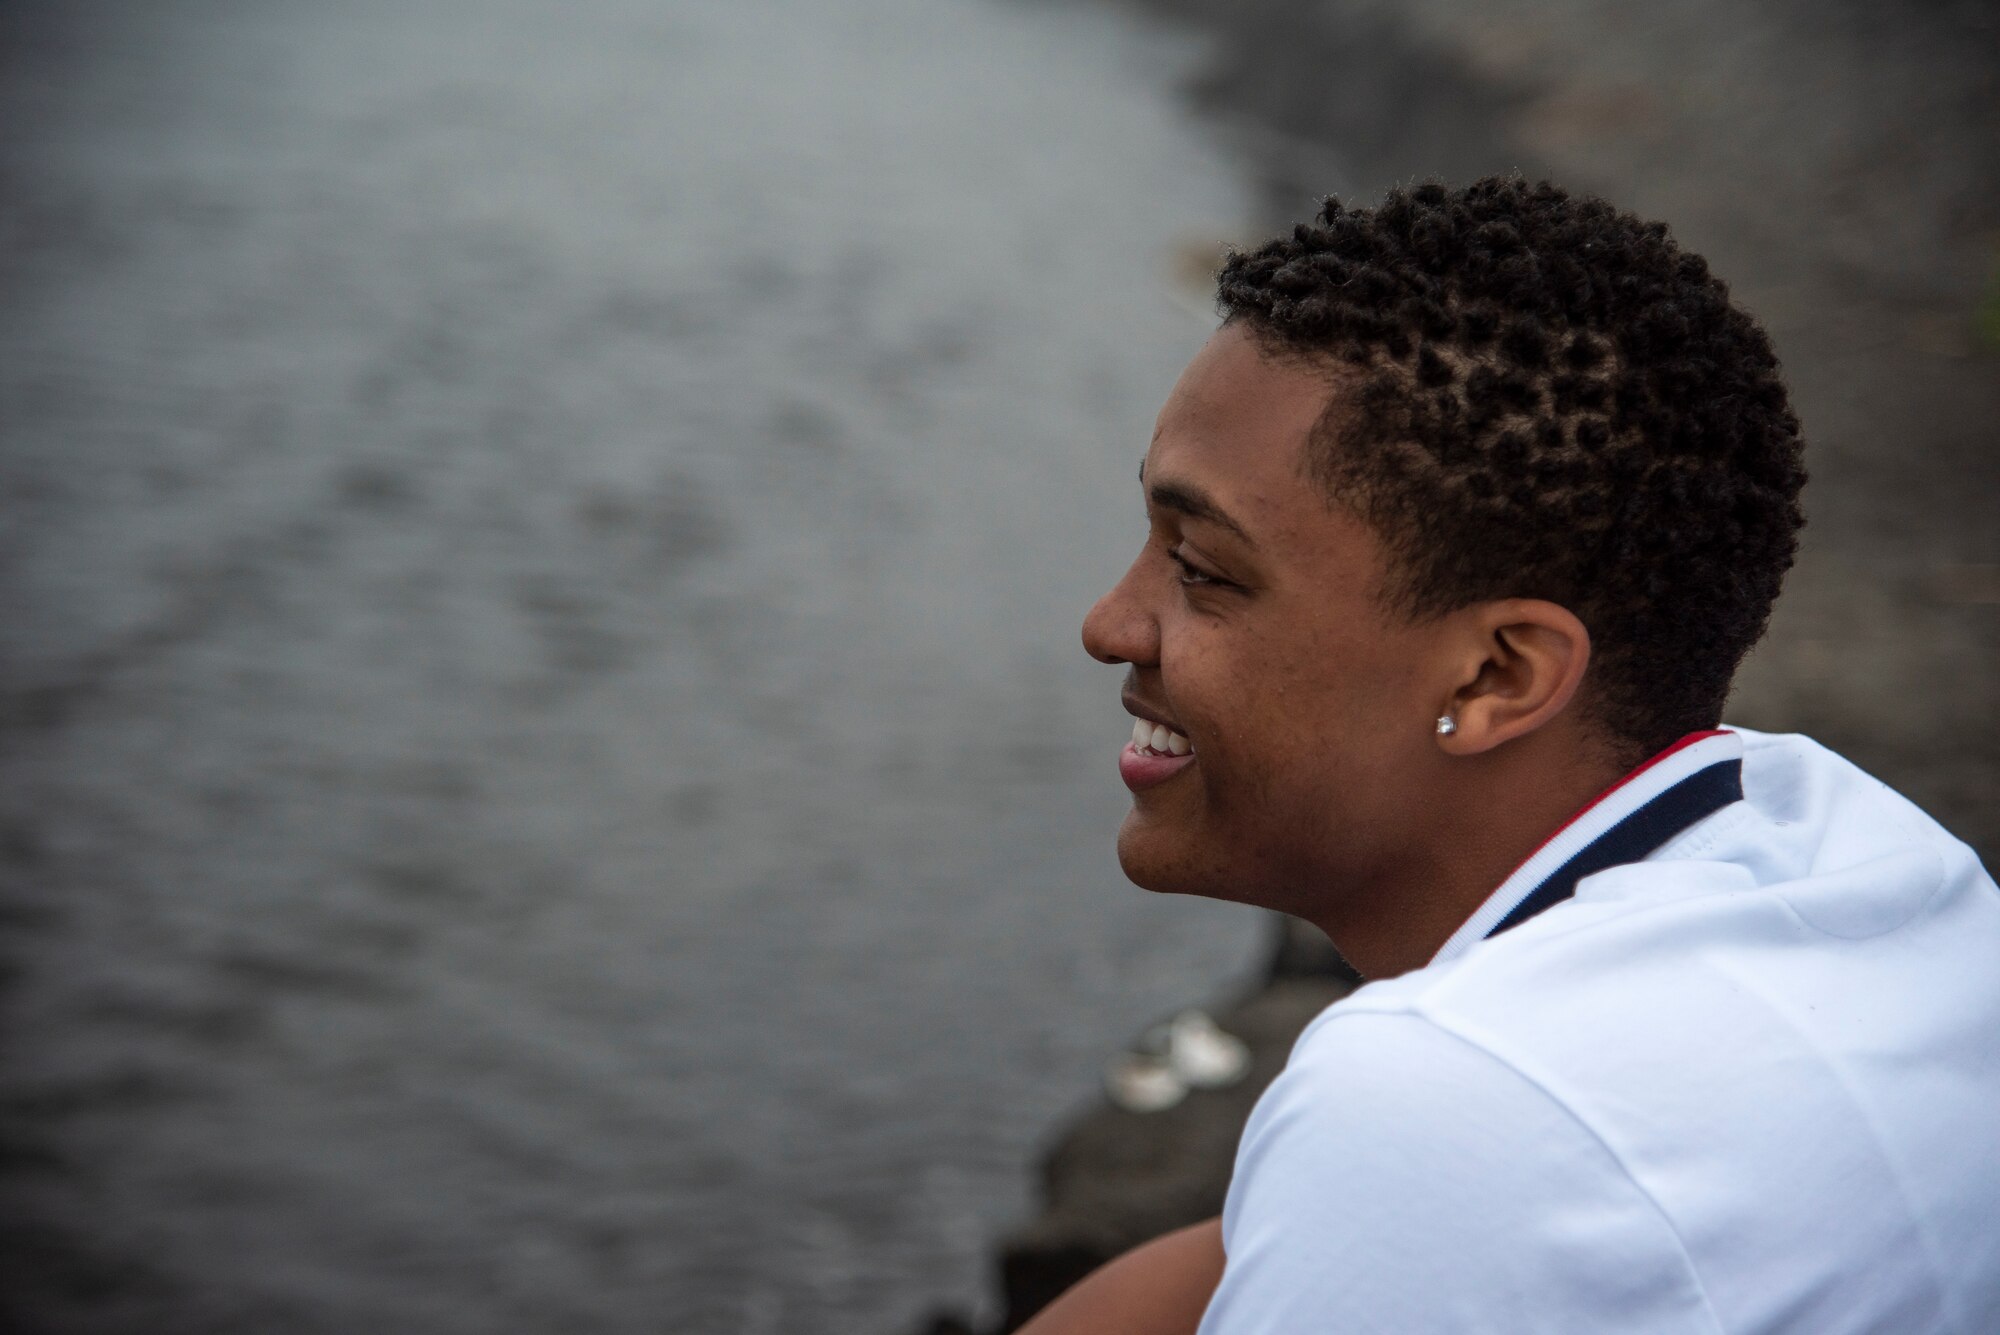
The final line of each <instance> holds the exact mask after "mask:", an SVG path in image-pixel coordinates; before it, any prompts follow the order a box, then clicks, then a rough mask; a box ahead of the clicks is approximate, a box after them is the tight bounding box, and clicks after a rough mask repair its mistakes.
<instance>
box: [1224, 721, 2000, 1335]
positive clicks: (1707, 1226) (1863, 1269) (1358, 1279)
mask: <svg viewBox="0 0 2000 1335" xmlns="http://www.w3.org/2000/svg"><path fill="white" fill-rule="evenodd" d="M1739 760H1740V765H1739V763H1738V762H1739ZM1739 773H1740V784H1741V786H1740V790H1739V789H1737V788H1736V787H1735V784H1736V782H1737V775H1738V774H1739ZM1738 791H1740V793H1741V798H1740V800H1737V797H1736V794H1737V792H1738ZM1667 808H1671V810H1668V809H1667ZM1688 819H1692V821H1693V823H1692V824H1691V825H1690V824H1689V823H1688ZM1676 822H1678V824H1676ZM1656 836H1657V837H1656ZM1661 839H1664V840H1665V842H1664V844H1661V843H1660V840H1661ZM1648 840H1650V841H1651V846H1647V841H1648ZM1607 845H1610V846H1611V847H1607ZM1635 848H1636V849H1639V850H1640V851H1638V852H1636V853H1633V851H1632V850H1634V849H1635ZM1621 854H1622V856H1621ZM1633 857H1636V858H1637V859H1639V860H1636V861H1634V860H1631V859H1632V858H1633ZM1565 881H1567V882H1568V885H1567V886H1565V885H1564V884H1563V882H1565ZM1552 885H1553V888H1551V886H1552ZM1565 890H1573V895H1566V894H1565V893H1564V891H1565ZM1524 906H1525V907H1524ZM1536 909H1539V910H1540V911H1534V910H1536ZM1496 928H1498V929H1500V930H1498V931H1497V934H1490V933H1495V929H1496ZM1222 1227H1223V1240H1224V1248H1225V1250H1226V1251H1227V1253H1228V1265H1227V1268H1226V1270H1225V1273H1224V1275H1223V1279H1222V1284H1221V1286H1220V1288H1219V1289H1218V1290H1217V1291H1216V1295H1215V1298H1214V1300H1213V1301H1212V1302H1211V1304H1210V1305H1209V1308H1208V1312H1207V1315H1206V1316H1205V1317H1204V1319H1203V1321H1202V1324H1201V1331H1202V1335H1264V1333H1266V1332H1269V1333H1270V1335H1279V1333H1281V1332H1282V1335H1303V1333H1304V1332H1314V1331H1338V1332H1363V1331H1379V1332H1394V1335H1427V1333H1429V1332H1463V1331H1509V1332H1513V1331H1550V1332H1562V1333H1564V1335H1569V1333H1572V1332H1611V1331H1616V1332H1641V1331H1730V1332H1752V1331H1759V1332H1761V1331H1800V1332H1812V1333H1813V1335H1825V1333H1826V1332H1844V1331H1878V1332H1895V1333H1896V1335H1905V1333H1906V1332H1928V1331H1957V1332H1963V1333H1964V1335H1991V1333H1992V1332H2000V891H1997V890H1996V889H1995V886H1994V882H1993V879H1992V877H1991V876H1989V875H1988V874H1987V873H1986V871H1985V870H1984V869H1983V868H1982V867H1981V866H1980V865H1979V861H1978V859H1977V858H1976V857H1975V856H1974V855H1973V853H1972V851H1971V850H1970V849H1969V848H1967V847H1966V846H1965V845H1964V844H1962V843H1960V842H1959V841H1958V840H1956V839H1954V838H1952V837H1951V836H1950V835H1949V834H1947V833H1946V832H1945V831H1944V830H1943V829H1942V828H1941V827H1939V826H1938V825H1937V823H1936V822H1934V821H1932V820H1931V819H1930V818H1929V817H1928V816H1926V815H1924V814H1923V812H1921V811H1919V810H1918V809H1917V808H1916V807H1915V806H1913V805H1911V804H1910V803H1909V802H1908V801H1906V800H1905V799H1904V798H1902V797H1900V796H1898V795H1897V794H1896V793H1894V792H1892V791H1890V790H1889V789H1888V788H1887V787H1885V786H1884V785H1883V784H1881V783H1880V782H1878V781H1877V780H1875V779H1872V778H1870V777H1869V776H1868V775H1866V774H1864V773H1862V772H1861V771H1860V770H1858V769H1856V768H1855V767H1854V766H1853V765H1851V764H1849V763H1847V762H1846V761H1844V760H1842V759H1841V758H1840V757H1838V756H1836V755H1834V754H1832V753H1831V752H1829V751H1827V750H1825V749H1823V748H1821V747H1820V746H1818V745H1816V744H1815V743H1813V742H1811V741H1809V740H1807V739H1805V738H1803V737H1795V736H1790V737H1784V736H1766V735H1763V734H1759V733H1754V732H1748V731H1742V730H1736V731H1732V732H1726V733H1712V734H1706V735H1703V736H1700V737H1698V738H1697V739H1695V740H1693V741H1692V742H1690V743H1685V744H1683V745H1682V746H1681V747H1680V748H1679V749H1677V750H1674V751H1672V752H1670V753H1667V754H1666V755H1665V756H1664V757H1663V758H1661V759H1659V760H1657V761H1656V763H1654V764H1652V765H1650V766H1649V767H1648V768H1646V769H1644V770H1642V771H1640V772H1639V773H1638V774H1637V775H1635V776H1633V777H1632V778H1630V779H1628V780H1627V781H1626V782H1625V783H1624V784H1622V785H1620V786H1619V787H1617V788H1615V789H1613V790H1612V791H1611V792H1610V793H1608V794H1606V795H1605V796H1604V797H1603V798H1601V799H1600V800H1599V801H1598V802H1597V803H1595V804H1594V805H1592V806H1591V807H1590V808H1588V809H1587V810H1586V811H1585V812H1584V813H1583V814H1582V815H1581V816H1579V817H1578V818H1577V819H1576V820H1575V821H1574V822H1572V823H1571V824H1570V825H1569V826H1567V827H1565V828H1564V829H1563V830H1562V831H1561V832H1560V833H1559V834H1558V835H1557V836H1555V837H1554V838H1553V839H1552V840H1551V841H1550V842H1549V843H1548V844H1547V845H1545V846H1544V847H1543V848H1542V849H1541V850H1540V851H1538V852H1537V853H1536V854H1535V856H1533V857H1532V858H1530V859H1529V860H1528V862H1527V863H1525V864H1524V865H1523V866H1522V867H1521V869H1520V870H1519V871H1517V872H1516V873H1515V874H1514V875H1513V876H1512V877H1510V878H1509V879H1508V880H1507V882H1506V883H1505V884H1504V885H1502V886H1501V887H1500V889H1499V890H1498V891H1496V892H1495V893H1494V895H1493V897H1492V898H1491V899H1490V900H1488V902H1487V903H1486V904H1485V905H1483V906H1482V907H1481V908H1480V910H1479V911H1478V912H1477V913H1475V914H1474V915H1473V917H1472V918H1471V919H1469V920H1468V921H1467V923H1466V925H1465V927H1464V928H1463V929H1462V930H1461V931H1460V932H1459V933H1458V934H1457V935H1456V936H1454V937H1453V938H1452V939H1451V941H1449V942H1448V943H1447V944H1446V945H1445V946H1444V948H1443V949H1442V950H1441V951H1440V952H1439V954H1438V956H1437V958H1436V960H1434V961H1433V962H1432V963H1431V964H1430V965H1428V966H1427V967H1425V968H1422V969H1419V970H1416V971H1415V972H1412V973H1409V974H1405V975H1403V976H1402V977H1400V978H1394V979H1389V980H1386V981H1383V982H1379V983H1372V984H1370V985H1368V986H1366V987H1364V988H1362V989H1360V990H1359V991H1357V992H1355V993H1354V994H1353V995H1352V996H1350V997H1348V998H1347V999H1346V1000H1344V1001H1341V1002H1340V1003H1338V1004H1337V1005H1335V1006H1333V1007H1332V1008H1330V1009H1329V1010H1327V1011H1326V1012H1325V1013H1324V1014H1322V1015H1321V1016H1319V1017H1318V1018H1317V1019H1316V1020H1314V1021H1313V1023H1312V1024H1311V1025H1310V1026H1309V1027H1308V1028H1307V1029H1306V1031H1305V1032H1304V1033H1303V1034H1302V1035H1301V1036H1300V1038H1299V1041H1298V1044H1297V1046H1296V1047H1295V1048H1294V1049H1293V1051H1292V1056H1291V1060H1290V1062H1289V1063H1288V1065H1287V1066H1286V1068H1285V1070H1284V1072H1283V1074H1281V1075H1280V1076H1279V1077H1278V1079H1277V1080H1276V1081H1275V1082H1274V1083H1273V1084H1272V1085H1271V1087H1270V1089H1269V1090H1268V1091H1266V1093H1265V1094H1264V1097H1263V1099H1262V1100H1261V1101H1260V1102H1259V1103H1258V1105H1257V1109H1256V1112H1255V1113H1254V1114H1253V1115H1252V1117H1251V1119H1250V1123H1249V1125H1248V1127H1246V1128H1245V1130H1244V1133H1243V1140H1242V1143H1241V1146H1240V1148H1239V1150H1238V1153H1237V1160H1236V1172H1235V1177H1234V1179H1233V1180H1232V1182H1231V1184H1230V1188H1229V1198H1228V1204H1227V1206H1226V1208H1225V1209H1224V1211H1223V1217H1222Z"/></svg>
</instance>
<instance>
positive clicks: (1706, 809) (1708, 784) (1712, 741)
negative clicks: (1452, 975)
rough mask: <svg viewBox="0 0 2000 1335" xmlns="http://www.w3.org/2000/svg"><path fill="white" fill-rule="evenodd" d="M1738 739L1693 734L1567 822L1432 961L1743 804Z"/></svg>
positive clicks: (1452, 954)
mask: <svg viewBox="0 0 2000 1335" xmlns="http://www.w3.org/2000/svg"><path fill="white" fill-rule="evenodd" d="M1742 776H1743V739H1742V738H1741V737H1738V736H1737V735H1736V734H1735V733H1733V732H1725V731H1712V732H1691V733H1689V734H1688V735H1687V736H1685V737H1683V738H1681V739H1680V740H1679V741H1678V742H1675V743H1674V744H1673V745H1672V746H1670V747H1668V748H1667V749H1666V750H1664V751H1662V752H1660V753H1659V754H1658V755H1656V756H1654V757H1653V758H1652V759H1651V760H1648V761H1647V762H1646V763H1645V764H1643V765H1641V766H1639V768H1637V769H1635V770H1633V771H1632V772H1631V773H1630V774H1628V775H1626V776H1625V777H1624V778H1622V779H1620V780H1619V781H1618V782H1617V783H1616V784H1613V785H1612V786H1611V787H1610V788H1609V789H1608V790H1606V791H1605V792H1604V793H1602V794H1600V795H1599V796H1598V797H1597V798H1596V799H1595V800H1594V801H1592V802H1591V803H1590V804H1589V805H1587V806H1585V807H1584V808H1583V809H1582V810H1581V811H1579V812H1577V813H1576V815H1574V816H1572V817H1570V818H1569V820H1568V821H1567V822H1566V823H1565V824H1563V825H1562V826H1561V827H1560V828H1558V829H1557V830H1556V832H1555V833H1554V834H1552V835H1550V836H1549V837H1548V839H1546V840H1545V841H1544V842H1543V843H1542V846H1541V847H1540V848H1538V849H1536V850H1535V851H1534V852H1533V853H1531V854H1529V855H1528V860H1527V861H1525V862H1523V863H1522V864H1521V865H1520V866H1519V867H1517V868H1515V869H1514V873H1513V875H1511V876H1509V877H1508V878H1507V879H1506V880H1504V881H1502V882H1501V883H1500V888H1499V889H1497V890H1495V891H1494V892H1493V893H1492V894H1491V895H1489V896H1487V898H1486V902H1485V903H1483V904H1481V905H1480V906H1479V907H1478V908H1477V909H1475V910H1473V913H1472V916H1471V917H1469V918H1467V919H1466V920H1465V922H1464V923H1463V924H1462V925H1460V927H1459V929H1458V930H1457V931H1456V932H1454V933H1452V935H1451V939H1450V940H1448V941H1446V942H1445V943H1444V946H1443V947H1442V948H1441V949H1440V950H1439V951H1438V953H1437V955H1436V956H1435V957H1433V958H1432V960H1431V963H1432V964H1442V963H1444V962H1445V961H1447V960H1452V959H1456V958H1458V957H1459V956H1460V955H1463V954H1464V953H1465V952H1466V951H1468V950H1470V949H1471V948H1472V947H1473V945H1474V944H1476V943H1477V942H1480V941H1483V940H1485V939H1486V938H1487V937H1489V936H1493V935H1495V934H1496V933H1499V932H1504V931H1507V930H1508V929H1509V928H1512V927H1515V926H1518V925H1519V924H1520V923H1522V922H1525V921H1526V920H1527V919H1528V918H1530V917H1533V916H1534V915H1535V914H1536V913H1539V912H1541V911H1542V910H1543V909H1546V908H1548V907H1550V906H1551V905H1554V904H1557V903H1560V902H1561V901H1562V900H1564V899H1567V898H1569V897H1570V896H1571V895H1572V894H1573V893H1574V892H1575V890H1576V883H1577V882H1578V881H1580V880H1582V879H1583V878H1584V877H1585V876H1590V875H1594V874H1596V873H1597V872H1600V871H1603V870H1605V869H1606V868H1607V867H1615V866H1619V865H1622V864H1624V863H1628V862H1643V861H1645V860H1646V859H1647V858H1649V857H1651V856H1652V855H1653V854H1654V853H1656V852H1658V851H1659V850H1660V849H1661V848H1663V847H1664V846H1665V845H1666V844H1667V843H1668V842H1670V841H1671V840H1672V839H1673V838H1674V837H1675V836H1677V835H1679V834H1681V833H1682V832H1683V831H1685V830H1686V829H1688V828H1689V827H1690V826H1692V825H1694V824H1695V823H1696V822H1697V821H1700V820H1702V819H1704V818H1705V817H1708V816H1710V815H1713V814H1714V813H1715V812H1717V811H1720V810H1721V809H1722V808H1723V807H1725V806H1728V805H1729V804H1730V803H1731V802H1734V801H1736V800H1738V799H1740V798H1741V797H1742V796H1743V777H1742Z"/></svg>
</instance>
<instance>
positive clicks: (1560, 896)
mask: <svg viewBox="0 0 2000 1335" xmlns="http://www.w3.org/2000/svg"><path fill="white" fill-rule="evenodd" d="M1742 799H1743V761H1742V759H1741V758H1740V757H1734V756H1732V757H1731V758H1730V759H1728V760H1719V761H1717V762H1716V763H1715V764H1713V765H1710V766H1708V767H1707V768H1706V769H1700V770H1696V771H1695V772H1694V773H1693V774H1690V775H1688V777H1686V778H1685V779H1682V780H1681V781H1680V782H1679V783H1677V784H1675V785H1674V786H1673V787H1671V788H1668V789H1666V790H1665V791H1663V792H1661V793H1660V794H1659V795H1658V796H1656V797H1654V798H1653V799H1652V800H1651V801H1649V802H1647V803H1646V804H1645V805H1644V806H1642V807H1640V808H1639V809H1638V810H1636V811H1634V812H1632V814H1631V815H1629V816H1627V817H1625V819H1623V820H1621V821H1619V822H1618V823H1617V824H1616V825H1614V826H1612V827H1611V828H1610V829H1608V830H1606V831H1605V832H1604V833H1603V834H1601V835H1599V836H1598V837H1597V838H1595V839H1593V840H1591V841H1590V842H1589V843H1588V844H1586V845H1584V846H1583V847H1582V848H1581V849H1579V850H1578V851H1577V852H1576V853H1575V854H1574V855H1573V856H1572V857H1570V858H1569V860H1568V861H1566V862H1564V863H1563V864H1562V865H1561V866H1560V867H1557V868H1556V869H1555V870H1554V871H1552V872H1550V873H1549V875H1548V877H1547V879H1545V880H1544V881H1543V882H1542V883H1541V884H1540V885H1538V886H1536V887H1535V888H1534V889H1533V890H1531V891H1529V892H1528V894H1527V895H1526V897H1524V898H1523V899H1522V900H1521V902H1520V903H1518V904H1516V905H1515V906H1514V908H1513V910H1512V911H1511V912H1509V913H1508V914H1507V916H1506V917H1504V918H1502V919H1501V920H1500V922H1499V923H1498V925H1496V926H1495V927H1494V928H1493V930H1492V931H1490V932H1488V933H1487V934H1486V935H1487V937H1488V938H1489V939H1490V938H1492V937H1496V936H1498V935H1500V933H1502V932H1505V931H1508V930H1509V929H1511V928H1515V927H1519V926H1520V925H1521V924H1522V923H1524V922H1526V921H1527V920H1528V919H1530V918H1532V917H1534V916H1535V915H1536V914H1538V913H1541V912H1543V911H1545V910H1547V909H1550V908H1553V907H1554V906H1555V905H1557V904H1560V903H1561V902H1562V901H1563V900H1565V899H1568V898H1570V897H1571V896H1573V895H1574V894H1576V886H1577V882H1579V881H1581V880H1582V879H1583V878H1584V877H1586V876H1594V875H1596V874H1597V873H1598V872H1601V871H1605V870H1607V869H1609V868H1611V867H1617V866H1622V865H1623V864H1625V863H1628V862H1642V861H1644V860H1645V859H1646V858H1648V857H1651V856H1652V855H1653V854H1654V853H1656V852H1658V851H1659V850H1660V849H1661V848H1663V847H1665V845H1666V844H1667V841H1668V840H1670V839H1672V838H1674V836H1676V835H1678V834H1680V833H1681V832H1682V831H1683V830H1686V829H1688V828H1690V827H1691V826H1693V825H1694V824H1695V822H1697V821H1701V820H1706V819H1707V818H1708V817H1710V816H1713V815H1714V814H1715V813H1716V812H1718V811H1720V810H1722V809H1723V808H1724V807H1726V806H1728V805H1730V804H1731V803H1732V802H1740V801H1741V800H1742Z"/></svg>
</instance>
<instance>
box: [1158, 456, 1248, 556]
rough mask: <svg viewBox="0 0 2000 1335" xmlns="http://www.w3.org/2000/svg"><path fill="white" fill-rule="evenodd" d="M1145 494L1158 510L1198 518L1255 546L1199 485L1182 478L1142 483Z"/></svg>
mask: <svg viewBox="0 0 2000 1335" xmlns="http://www.w3.org/2000/svg"><path fill="white" fill-rule="evenodd" d="M1139 481H1140V482H1141V483H1146V465H1145V462H1144V461H1143V460H1142V461H1140V464H1139ZM1146 496H1147V499H1149V500H1151V501H1152V503H1153V504H1154V505H1157V506H1159V507H1160V508H1161V509H1162V510H1172V511H1174V512H1175V513H1176V514H1183V515H1186V516H1187V517H1188V518H1190V519H1201V520H1205V521H1207V522H1208V523H1211V524H1214V525H1215V526H1216V527H1217V528H1223V529H1227V530H1229V531H1230V532H1231V533H1234V534H1235V535H1236V536H1237V537H1238V538H1239V539H1241V540H1242V542H1243V544H1244V545H1245V546H1247V547H1255V546H1256V545H1257V543H1256V540H1255V539H1253V538H1252V537H1251V536H1250V535H1249V534H1248V533H1245V532H1244V531H1243V525H1241V524H1239V523H1237V522H1236V521H1235V520H1234V519H1231V518H1230V517H1229V512H1228V511H1227V510H1224V509H1223V508H1222V507H1221V506H1219V505H1217V504H1216V503H1215V502H1214V501H1213V500H1211V499H1210V498H1209V495H1208V493H1207V492H1205V491H1203V490H1202V489H1201V488H1199V487H1197V486H1194V485H1192V484H1190V483H1185V482H1153V483H1146Z"/></svg>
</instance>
